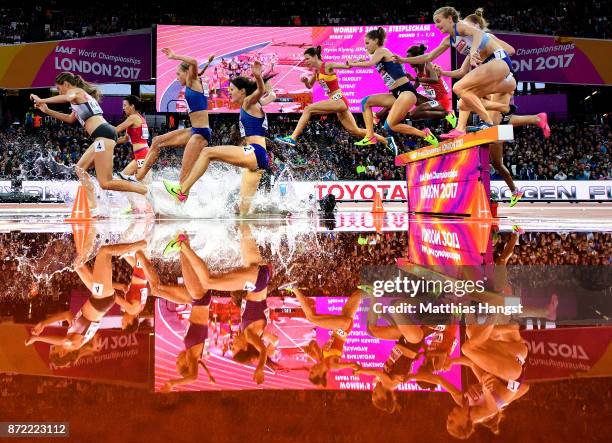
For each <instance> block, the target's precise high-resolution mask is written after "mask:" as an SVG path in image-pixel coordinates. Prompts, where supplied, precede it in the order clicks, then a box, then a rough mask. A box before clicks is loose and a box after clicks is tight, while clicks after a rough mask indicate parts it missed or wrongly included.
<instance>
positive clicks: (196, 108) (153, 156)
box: [136, 48, 215, 180]
mask: <svg viewBox="0 0 612 443" xmlns="http://www.w3.org/2000/svg"><path fill="white" fill-rule="evenodd" d="M162 52H163V53H164V54H165V55H166V57H168V58H169V59H171V60H180V61H181V62H182V63H181V64H180V65H179V67H178V68H177V70H176V78H177V80H178V82H179V83H180V85H181V86H184V87H185V101H187V108H188V111H189V120H190V121H191V128H185V129H176V130H174V131H171V132H168V133H166V134H163V135H160V136H158V137H155V138H154V139H153V142H152V143H151V149H150V150H149V153H148V155H147V157H146V159H145V162H144V164H143V165H142V168H140V169H139V170H138V172H137V174H136V179H138V180H142V179H143V178H144V177H145V175H146V174H147V173H148V172H149V170H150V169H151V168H152V167H153V165H154V164H155V162H156V161H157V159H158V158H159V154H160V150H161V149H162V148H166V147H176V146H185V151H184V152H183V160H182V163H181V174H180V179H181V180H184V179H185V177H187V175H189V172H190V171H191V167H192V165H193V163H194V162H195V160H196V159H197V158H198V155H200V153H201V152H202V149H203V148H204V147H206V146H210V144H211V137H212V131H211V130H210V126H209V122H208V84H207V83H204V82H202V80H201V79H200V77H201V76H202V75H203V74H204V72H205V71H206V69H208V67H209V66H210V64H211V63H212V61H213V60H214V58H215V56H214V55H211V56H210V57H209V58H208V62H207V63H206V64H205V65H204V68H202V70H201V71H199V72H198V61H197V60H196V59H195V58H193V57H188V56H185V55H177V54H175V53H174V51H173V50H172V49H170V48H164V49H162Z"/></svg>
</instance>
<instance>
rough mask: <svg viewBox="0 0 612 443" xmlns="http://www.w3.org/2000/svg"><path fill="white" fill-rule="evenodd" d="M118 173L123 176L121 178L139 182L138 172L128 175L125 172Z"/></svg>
mask: <svg viewBox="0 0 612 443" xmlns="http://www.w3.org/2000/svg"><path fill="white" fill-rule="evenodd" d="M117 175H118V176H119V177H120V178H121V180H125V181H128V182H132V183H138V180H137V179H136V174H132V175H126V174H124V173H123V172H117Z"/></svg>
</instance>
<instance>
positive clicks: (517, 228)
mask: <svg viewBox="0 0 612 443" xmlns="http://www.w3.org/2000/svg"><path fill="white" fill-rule="evenodd" d="M512 232H514V233H515V234H518V235H523V234H524V233H525V230H524V229H523V228H521V227H520V226H519V225H512Z"/></svg>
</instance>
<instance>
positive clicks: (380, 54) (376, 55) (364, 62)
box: [346, 48, 389, 68]
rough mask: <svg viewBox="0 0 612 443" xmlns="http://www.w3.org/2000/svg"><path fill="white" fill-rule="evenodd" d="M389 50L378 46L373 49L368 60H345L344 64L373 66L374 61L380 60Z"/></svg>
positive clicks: (351, 66)
mask: <svg viewBox="0 0 612 443" xmlns="http://www.w3.org/2000/svg"><path fill="white" fill-rule="evenodd" d="M388 51H389V50H388V49H387V50H385V49H384V48H378V49H377V50H376V51H374V54H372V56H371V57H370V58H369V60H347V62H346V64H347V65H348V66H349V67H350V68H353V67H364V68H365V67H368V66H374V65H375V64H376V63H379V62H380V61H382V59H383V58H384V57H385V55H387V52H388Z"/></svg>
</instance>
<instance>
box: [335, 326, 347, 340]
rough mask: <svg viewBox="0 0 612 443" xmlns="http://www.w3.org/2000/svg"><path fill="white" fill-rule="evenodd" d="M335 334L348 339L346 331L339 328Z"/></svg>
mask: <svg viewBox="0 0 612 443" xmlns="http://www.w3.org/2000/svg"><path fill="white" fill-rule="evenodd" d="M335 332H336V335H337V336H339V337H342V338H346V331H345V330H344V329H341V328H338V329H336V331H335Z"/></svg>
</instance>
